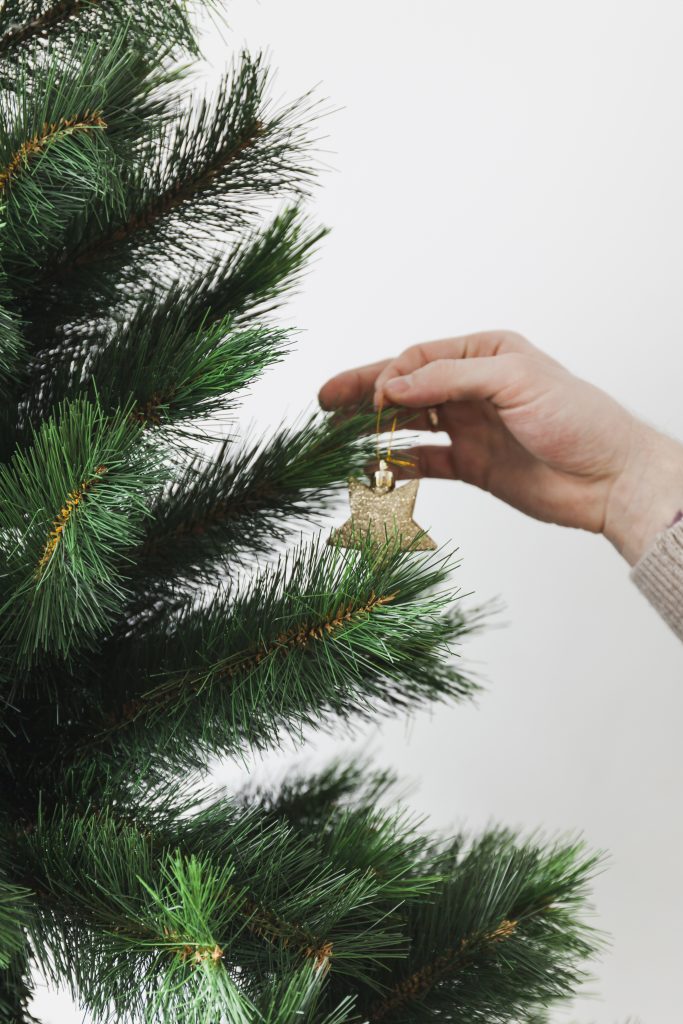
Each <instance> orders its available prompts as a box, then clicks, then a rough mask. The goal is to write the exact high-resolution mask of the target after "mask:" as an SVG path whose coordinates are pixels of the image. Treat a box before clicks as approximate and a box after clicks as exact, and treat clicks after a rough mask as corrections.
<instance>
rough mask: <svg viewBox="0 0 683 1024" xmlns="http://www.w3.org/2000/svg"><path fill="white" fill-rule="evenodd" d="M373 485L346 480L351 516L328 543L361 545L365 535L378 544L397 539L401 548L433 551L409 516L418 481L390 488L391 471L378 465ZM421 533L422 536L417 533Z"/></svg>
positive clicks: (432, 545)
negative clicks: (347, 482)
mask: <svg viewBox="0 0 683 1024" xmlns="http://www.w3.org/2000/svg"><path fill="white" fill-rule="evenodd" d="M375 481H376V483H375V486H374V487H370V486H368V484H364V483H363V482H362V480H353V479H352V480H349V502H350V504H351V518H350V519H348V520H347V521H346V522H345V523H344V525H343V526H340V527H339V529H338V530H335V531H334V532H333V533H332V536H331V537H330V539H329V543H330V544H334V545H337V546H339V547H343V548H362V547H364V546H365V545H366V544H367V542H368V538H369V539H370V540H371V541H375V542H376V543H378V544H386V542H387V541H389V540H392V539H395V540H398V544H399V548H400V549H401V550H404V551H405V550H407V549H408V548H409V549H410V550H411V551H433V550H434V548H435V547H436V544H435V543H434V541H433V540H432V538H431V537H429V536H428V535H427V534H426V533H423V532H422V529H421V527H419V526H418V525H417V523H416V522H415V520H414V519H413V509H414V508H415V499H416V498H417V489H418V486H419V483H420V481H419V480H410V481H409V482H408V483H407V484H403V486H402V487H394V484H393V474H392V473H391V471H390V470H387V468H386V465H382V464H380V470H379V472H378V473H376V474H375ZM420 534H422V536H419V535H420Z"/></svg>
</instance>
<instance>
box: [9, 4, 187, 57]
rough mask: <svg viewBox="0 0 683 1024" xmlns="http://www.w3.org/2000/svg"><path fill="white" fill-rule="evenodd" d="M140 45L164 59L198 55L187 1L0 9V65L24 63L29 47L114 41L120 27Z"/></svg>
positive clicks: (33, 5) (12, 6) (31, 6)
mask: <svg viewBox="0 0 683 1024" xmlns="http://www.w3.org/2000/svg"><path fill="white" fill-rule="evenodd" d="M124 22H127V23H128V25H129V29H130V30H131V31H132V32H133V33H134V35H135V37H136V38H138V39H139V40H140V42H141V43H146V45H147V46H148V47H149V48H150V49H154V50H157V49H159V50H160V51H161V52H162V53H163V52H167V51H169V50H171V49H173V48H174V47H179V48H181V49H185V50H189V51H190V52H191V53H193V54H198V50H197V46H196V42H195V36H194V30H193V27H192V24H191V22H190V20H189V18H188V12H187V4H186V3H185V2H183V0H166V3H164V4H149V5H147V4H138V5H134V6H132V5H130V4H128V3H126V2H125V0H5V2H4V3H3V5H2V9H0V60H7V61H12V62H15V61H19V60H22V59H25V58H26V48H27V45H30V44H35V43H37V42H39V41H42V40H50V42H52V43H53V44H54V43H55V42H58V43H60V44H61V45H63V46H65V45H73V43H74V41H75V40H77V39H78V38H79V37H80V38H83V37H84V36H88V37H90V38H94V37H97V36H100V37H104V36H105V35H109V36H111V34H112V32H114V31H116V29H118V28H119V27H120V26H121V24H122V23H124Z"/></svg>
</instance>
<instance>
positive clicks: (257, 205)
mask: <svg viewBox="0 0 683 1024" xmlns="http://www.w3.org/2000/svg"><path fill="white" fill-rule="evenodd" d="M191 14H192V12H191V11H190V12H188V10H187V9H186V6H185V4H184V3H183V2H182V0H158V2H151V0H150V2H147V3H145V4H141V5H129V4H127V3H124V2H123V0H6V2H5V4H4V5H3V6H2V9H1V11H0V74H1V76H2V100H1V102H2V115H1V117H0V203H1V206H2V216H1V228H0V259H1V263H0V275H1V280H0V291H1V294H0V389H1V391H2V416H1V425H0V437H1V439H2V466H1V467H0V498H1V500H0V538H1V544H0V571H1V573H2V598H1V600H2V614H1V615H0V659H1V672H2V705H1V709H0V716H1V719H0V725H1V728H0V758H1V761H0V771H1V772H2V776H1V778H2V785H1V789H0V816H1V817H2V846H1V848H0V1019H1V1020H2V1021H21V1022H24V1021H28V1020H30V1019H31V1016H30V1005H29V1004H30V998H31V977H32V971H33V970H34V969H36V968H39V969H40V970H42V972H43V973H44V974H45V975H46V976H47V977H48V978H49V979H52V980H53V981H54V982H55V983H60V984H66V985H68V986H69V988H70V990H71V991H72V993H73V994H74V997H75V998H76V999H77V1000H78V1001H79V1002H80V1003H81V1005H82V1006H84V1007H85V1008H86V1009H87V1011H88V1013H89V1014H90V1015H91V1016H92V1017H93V1018H94V1019H96V1020H106V1019H112V1020H117V1021H128V1020H136V1021H138V1020H139V1021H159V1022H166V1021H188V1022H189V1021H192V1022H206V1024H209V1022H211V1024H219V1022H231V1024H257V1022H267V1024H289V1022H291V1024H294V1022H297V1024H304V1022H308V1024H317V1022H319V1024H322V1022H325V1024H345V1022H353V1021H355V1022H361V1021H370V1022H373V1024H374V1022H380V1021H386V1022H387V1024H400V1022H408V1021H410V1022H420V1021H428V1020H432V1019H438V1020H442V1021H457V1022H459V1024H466V1022H467V1024H469V1022H477V1021H481V1022H484V1021H486V1022H487V1024H491V1022H493V1021H498V1022H513V1021H514V1022H518V1024H521V1022H526V1024H531V1022H532V1021H533V1022H538V1021H540V1020H542V1019H545V1013H546V1010H547V1008H548V1007H549V1006H552V1005H553V1004H554V1003H555V1002H557V1001H559V1000H563V999H566V998H567V997H569V996H570V995H571V993H572V992H573V991H574V989H575V987H576V985H577V983H578V982H579V980H580V979H581V977H582V976H583V973H584V970H585V967H586V963H587V960H588V959H589V958H590V956H591V955H592V953H593V952H594V950H595V948H596V939H595V937H594V935H593V934H592V932H591V931H590V929H589V928H588V927H587V926H586V925H585V923H584V921H583V916H584V907H583V902H584V896H585V887H586V882H587V880H588V879H589V877H590V875H591V872H592V871H593V869H594V866H595V859H594V858H593V857H592V856H590V855H588V854H587V853H585V851H584V850H583V849H582V847H581V845H580V844H578V843H573V842H559V843H548V842H545V841H543V840H540V839H539V840H532V841H525V840H522V839H520V838H518V837H517V836H515V835H514V834H511V833H508V832H505V831H490V832H488V833H487V834H485V835H483V836H482V837H480V838H475V839H472V838H467V837H464V836H457V837H455V838H450V839H442V838H437V837H433V836H430V835H429V834H428V833H427V832H425V831H424V830H423V829H422V827H421V824H420V823H419V822H416V821H415V820H413V819H412V818H411V817H410V815H408V814H407V813H406V812H405V811H403V810H401V809H400V808H397V807H396V806H395V805H393V804H392V798H391V796H390V787H391V784H392V780H391V779H390V778H389V777H388V776H387V775H386V774H385V773H382V772H377V771H375V772H373V771H372V769H371V768H370V767H369V766H367V765H360V766H359V765H358V764H355V765H344V764H335V765H332V766H331V767H330V768H329V769H328V770H326V771H323V772H321V773H319V774H317V775H312V776H308V777H307V776H305V775H293V776H292V777H290V778H289V779H287V780H286V781H285V782H284V783H282V784H281V785H280V786H279V787H278V788H277V789H276V790H275V791H272V792H266V791H263V790H261V789H260V788H258V787H251V788H250V789H248V790H247V791H246V792H243V793H231V794H228V795H226V794H216V793H214V794H212V793H211V791H210V788H207V786H206V784H205V781H204V780H205V778H206V773H207V767H208V764H209V761H210V759H211V758H212V757H214V756H215V755H219V756H222V757H226V756H227V757H235V758H241V759H244V760H246V761H247V763H248V759H249V757H250V755H252V754H254V752H257V751H261V750H266V749H269V748H272V747H274V746H276V745H277V744H278V743H281V742H282V741H283V740H285V739H288V738H291V737H293V738H294V739H300V738H301V736H302V734H303V732H304V730H310V729H311V728H314V729H321V728H326V727H328V726H330V725H331V724H332V723H334V722H338V721H340V720H342V721H346V722H349V723H352V722H354V721H359V720H366V719H368V718H370V717H372V716H378V715H380V714H385V713H390V712H397V711H401V712H402V711H406V710H409V709H413V708H416V707H419V706H422V705H425V704H427V703H429V702H434V701H440V700H453V699H455V700H459V699H466V698H468V697H470V696H471V694H472V693H473V692H474V690H475V689H476V687H475V684H474V682H473V681H472V680H471V679H470V678H468V676H467V674H466V673H464V672H463V671H462V670H461V669H460V668H458V666H457V662H456V661H455V659H454V658H453V656H452V653H451V651H452V646H453V645H454V644H455V643H457V641H458V640H459V639H461V638H462V637H464V636H465V635H466V634H467V633H468V632H469V631H470V630H471V629H473V628H474V627H475V626H476V625H477V622H478V619H477V615H476V613H474V614H473V615H468V614H467V613H466V612H465V611H464V610H463V609H462V607H461V605H460V604H459V603H458V602H457V601H456V593H455V590H454V587H453V584H452V583H451V576H452V570H453V568H454V566H453V560H452V557H451V556H449V555H448V554H444V553H439V552H436V553H434V552H422V551H417V550H410V549H408V550H401V545H400V544H397V543H396V540H395V538H394V539H392V538H390V537H388V538H387V539H386V541H385V542H384V543H378V542H377V541H376V540H375V539H372V538H368V542H367V543H366V544H361V545H360V547H359V548H358V549H357V550H353V551H349V550H346V549H342V548H341V547H339V546H335V545H332V546H330V545H327V544H326V543H325V538H326V536H327V533H326V534H325V535H324V536H323V537H322V540H320V541H316V540H310V541H303V542H299V543H298V544H294V543H293V531H294V530H300V527H301V524H302V523H304V522H308V523H312V524H315V523H319V522H320V521H321V515H322V514H323V513H324V511H325V508H326V506H327V505H328V504H329V500H330V499H331V498H332V497H334V496H335V495H336V493H337V491H338V488H339V487H340V486H341V485H343V484H344V482H345V480H346V478H347V477H348V476H349V474H352V473H359V472H361V471H362V469H363V467H364V466H365V465H366V464H367V462H368V459H369V458H371V456H372V454H373V447H374V436H373V429H374V428H373V417H372V415H371V413H369V412H364V411H363V410H359V412H358V413H357V415H354V416H351V417H348V418H344V419H340V418H334V417H333V418H328V417H325V416H323V415H322V414H321V415H317V414H316V415H313V416H311V417H310V418H308V419H306V420H303V421H301V422H299V423H298V424H295V425H294V426H288V427H285V428H283V429H281V430H280V431H279V432H277V433H275V435H274V436H269V437H265V438H263V439H261V440H256V441H254V440H248V439H247V440H242V441H240V439H238V438H235V437H234V436H230V437H229V438H228V439H227V440H226V439H225V438H223V440H222V443H221V444H220V445H218V444H214V445H213V446H211V445H207V444H205V443H204V442H206V440H207V438H211V437H212V436H213V433H215V430H214V428H215V427H216V424H217V416H218V414H219V413H221V412H224V411H225V410H227V411H228V412H229V411H230V409H231V408H232V407H233V406H234V404H235V403H236V402H237V401H238V399H239V395H240V392H242V391H243V390H244V389H245V388H246V387H247V386H248V385H249V384H250V382H252V381H254V380H255V379H256V378H257V377H258V376H259V375H260V374H261V373H263V372H264V371H265V370H266V368H267V367H268V366H270V365H271V364H273V363H274V362H276V361H278V360H280V359H282V358H283V355H284V354H285V352H286V350H287V348H288V346H289V345H290V337H289V335H288V334H287V332H285V331H283V330H282V329H280V328H278V326H277V324H276V320H275V317H274V316H273V310H274V309H275V308H276V306H277V304H278V302H279V301H280V300H281V299H282V298H283V296H285V295H286V294H287V292H288V291H289V290H290V289H291V288H292V287H293V286H294V285H295V284H296V282H297V280H298V277H299V275H300V272H301V270H302V268H303V267H304V265H305V262H306V259H307V257H308V256H309V254H310V253H311V252H312V251H313V250H314V249H315V247H316V244H317V242H318V241H319V240H320V238H321V237H322V235H323V233H324V232H323V231H321V230H319V229H318V228H316V227H315V226H311V225H309V224H308V223H307V220H306V218H305V215H304V214H303V213H302V204H303V203H304V201H305V197H306V194H307V192H308V190H309V188H310V187H311V184H312V181H313V171H312V163H311V159H310V156H309V155H308V154H309V148H310V142H311V132H312V130H313V126H314V125H315V121H316V117H317V109H316V106H315V103H314V101H313V100H312V99H311V97H303V98H302V99H300V100H298V101H296V102H293V103H291V104H290V105H288V106H284V107H281V108H277V107H275V106H274V105H273V103H272V101H271V99H270V98H269V77H268V70H267V68H266V66H265V64H264V61H263V59H262V58H261V57H260V56H253V55H249V54H241V55H239V56H238V57H237V58H236V59H235V60H234V63H233V65H232V67H231V68H230V69H229V70H228V71H227V73H226V75H225V77H224V79H223V81H222V84H221V85H220V87H219V88H218V89H217V90H216V91H215V93H214V94H213V95H210V96H208V97H207V98H205V99H198V98H197V91H198V90H197V88H196V87H194V86H193V85H192V82H191V80H190V65H191V61H192V59H193V58H196V57H197V56H198V46H197V39H196V32H195V28H194V26H193V22H192V20H191V17H190V15H191ZM212 431H213V433H212ZM285 542H288V544H285ZM278 551H281V552H282V553H281V554H280V555H278Z"/></svg>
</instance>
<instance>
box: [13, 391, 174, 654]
mask: <svg viewBox="0 0 683 1024" xmlns="http://www.w3.org/2000/svg"><path fill="white" fill-rule="evenodd" d="M140 431H141V428H140V427H139V425H138V424H136V423H135V422H134V421H133V420H131V418H130V415H129V413H128V411H127V410H124V411H123V412H121V413H118V414H116V415H115V416H113V417H106V416H105V414H104V413H103V411H102V409H101V408H100V407H99V406H98V405H97V404H93V403H88V402H86V401H78V402H74V403H72V404H71V405H68V406H64V407H62V408H61V409H60V410H59V411H58V412H57V414H56V416H55V417H53V418H52V419H50V420H48V421H46V422H45V423H44V424H43V426H42V427H41V429H40V430H39V431H38V433H37V434H36V435H35V439H34V442H33V445H32V446H31V447H30V448H29V449H26V450H23V451H22V450H20V451H18V452H17V453H16V454H15V455H14V457H13V458H12V461H11V462H10V463H9V464H8V465H6V466H3V467H1V468H0V530H1V536H2V545H1V547H0V571H1V575H2V579H3V583H4V593H5V598H4V601H3V604H2V607H1V608H0V614H1V615H2V624H1V626H0V637H1V639H2V644H3V645H4V648H5V658H6V660H8V661H10V662H11V663H13V664H14V665H30V664H32V663H34V662H35V660H36V659H37V658H38V657H39V656H40V655H41V654H43V653H50V654H52V655H56V656H62V657H63V656H66V655H68V654H70V653H71V652H72V651H74V649H76V648H77V647H78V646H80V645H82V644H85V645H86V646H87V644H88V643H90V642H92V641H93V639H94V638H95V637H96V636H98V635H99V634H101V632H102V631H104V630H106V628H107V626H108V625H109V624H110V623H111V621H112V617H113V616H114V615H115V614H116V612H117V611H119V610H120V609H121V607H122V605H123V602H124V600H125V584H124V575H123V572H122V569H123V566H124V565H125V560H126V552H127V551H128V550H130V548H131V547H133V546H135V544H136V542H137V540H138V538H139V535H140V524H141V520H142V518H143V516H144V515H145V514H146V503H147V501H148V499H149V496H150V492H151V489H152V487H153V486H154V485H155V483H156V482H157V481H158V479H159V475H160V469H154V470H152V469H151V468H150V453H148V452H146V451H145V449H144V447H143V446H141V445H140V443H139V437H140Z"/></svg>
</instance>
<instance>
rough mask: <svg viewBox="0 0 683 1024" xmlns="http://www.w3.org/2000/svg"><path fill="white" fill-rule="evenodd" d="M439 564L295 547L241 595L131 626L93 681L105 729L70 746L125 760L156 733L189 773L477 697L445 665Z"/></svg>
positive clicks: (450, 633)
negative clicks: (386, 714) (117, 654)
mask: <svg viewBox="0 0 683 1024" xmlns="http://www.w3.org/2000/svg"><path fill="white" fill-rule="evenodd" d="M450 567H451V563H450V562H449V561H448V559H447V558H445V557H444V556H443V555H441V556H438V557H437V556H432V557H428V558H424V559H422V558H420V557H419V556H416V555H415V554H413V553H411V552H397V551H396V549H395V547H392V545H391V544H389V545H388V546H387V548H386V549H377V548H375V547H372V548H370V549H369V550H368V551H361V552H359V553H358V555H354V554H352V553H349V552H341V551H339V550H338V549H336V548H330V547H324V548H321V547H320V546H318V545H316V544H313V545H310V546H308V547H302V548H299V549H298V550H295V551H293V552H291V553H290V554H289V555H288V556H287V557H286V558H283V559H282V560H280V561H279V562H278V563H277V564H275V565H274V566H272V567H270V568H268V569H266V570H264V571H263V572H262V573H261V574H259V575H258V576H256V577H255V578H254V579H251V580H249V582H248V585H246V586H245V587H244V588H243V589H242V590H241V592H240V591H238V592H237V593H236V594H231V593H227V594H225V595H222V596H220V595H219V596H217V597H210V598H204V599H202V600H201V601H200V602H199V604H198V605H197V606H193V607H191V608H189V609H188V610H187V611H185V612H184V613H183V614H181V615H180V616H179V617H175V616H173V617H170V618H169V620H168V621H167V622H166V623H165V624H163V622H162V621H157V622H155V623H153V624H150V623H149V622H145V623H144V626H143V625H142V624H141V625H140V627H139V628H140V630H141V637H142V636H144V641H143V642H140V643H138V642H137V641H136V639H135V632H133V634H132V635H131V637H130V638H129V642H128V644H127V657H126V659H125V661H123V662H121V663H119V664H116V663H112V657H113V654H114V652H113V651H112V652H109V651H106V650H105V651H104V652H103V660H102V663H101V664H100V665H99V666H91V675H92V673H93V672H95V673H97V672H99V673H100V674H101V673H104V674H103V675H102V681H101V683H100V686H101V688H102V691H103V693H102V697H103V699H104V700H105V701H108V708H109V710H108V713H107V716H106V721H107V723H108V724H107V726H106V728H105V730H104V732H102V731H101V730H100V735H99V737H97V736H96V735H95V736H93V733H95V732H96V726H92V727H88V736H87V737H85V738H84V740H81V743H83V742H84V743H85V748H86V749H87V747H88V745H89V744H92V743H95V744H96V745H102V744H104V745H105V746H108V745H109V744H113V747H112V750H114V749H115V750H117V751H121V750H123V749H125V751H126V755H125V756H126V757H129V758H132V759H135V758H136V757H137V756H139V755H140V754H141V753H142V752H143V751H144V750H145V749H148V745H147V737H149V736H150V735H151V734H152V733H153V734H154V735H155V741H156V743H158V744H159V745H160V746H162V747H164V746H165V747H166V756H169V757H170V758H171V760H173V759H174V757H176V756H177V757H178V759H179V761H178V763H179V764H182V765H183V766H184V767H186V766H187V765H188V764H192V763H195V762H196V759H197V758H199V759H200V763H201V762H202V760H203V758H204V757H205V756H206V755H207V753H208V752H209V751H216V752H221V753H224V752H232V753H237V752H239V751H242V750H246V749H249V748H257V749H264V748H265V747H268V746H272V745H276V744H278V742H280V739H281V735H282V733H283V732H286V733H288V734H290V735H292V736H294V737H297V738H300V736H301V733H302V731H303V729H305V728H315V729H320V728H324V727H325V725H326V724H327V723H329V722H330V721H331V719H332V717H333V716H336V717H339V718H342V719H348V718H350V717H352V716H354V717H357V716H360V717H363V716H365V717H367V716H369V715H370V714H379V713H381V712H382V710H384V711H386V710H388V709H389V708H396V707H417V706H420V705H421V704H422V703H424V702H426V701H433V700H441V699H447V698H450V699H453V698H455V699H458V698H460V699H463V698H466V697H468V696H470V695H471V694H472V693H473V692H474V691H475V690H476V688H477V687H476V685H475V684H474V683H473V681H472V680H471V679H469V678H467V676H466V675H464V674H463V673H462V672H461V671H459V670H458V669H457V668H456V667H455V665H454V664H453V663H452V661H451V660H450V659H449V658H448V654H449V644H450V643H451V642H453V641H455V640H457V636H458V631H459V627H458V626H457V624H454V622H453V620H452V619H451V618H450V616H449V614H448V608H449V605H450V604H451V602H452V600H453V597H454V591H453V590H452V589H451V588H448V589H445V590H443V589H442V590H441V591H440V592H439V591H437V592H436V593H435V594H433V595H430V594H429V591H430V589H432V588H435V587H438V586H440V585H443V583H444V581H445V579H446V577H447V575H448V573H449V569H450ZM117 680H118V682H117ZM122 680H126V681H127V682H128V686H127V688H126V689H125V690H124V691H123V692H122V689H121V681H122ZM152 681H153V683H152V685H151V686H150V685H149V684H150V682H152ZM171 736H172V737H173V745H172V748H171V747H169V746H168V745H167V743H166V740H167V739H169V740H170V737H171ZM69 742H70V743H71V744H73V743H76V742H77V740H76V739H75V738H74V739H72V740H70V741H69ZM115 756H116V757H121V756H123V755H122V754H121V753H118V754H116V755H115Z"/></svg>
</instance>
